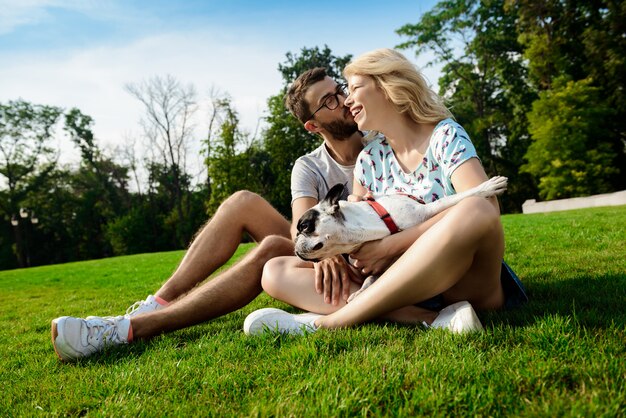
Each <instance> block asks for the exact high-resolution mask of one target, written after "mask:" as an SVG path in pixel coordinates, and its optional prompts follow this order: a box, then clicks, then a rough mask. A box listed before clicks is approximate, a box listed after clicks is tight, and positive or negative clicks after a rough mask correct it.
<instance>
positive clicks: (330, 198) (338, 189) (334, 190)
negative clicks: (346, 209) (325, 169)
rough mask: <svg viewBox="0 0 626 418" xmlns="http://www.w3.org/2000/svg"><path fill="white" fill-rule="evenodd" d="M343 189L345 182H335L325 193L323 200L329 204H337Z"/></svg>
mask: <svg viewBox="0 0 626 418" xmlns="http://www.w3.org/2000/svg"><path fill="white" fill-rule="evenodd" d="M345 189H346V186H345V184H341V183H339V184H335V185H334V186H333V187H331V189H330V190H329V191H328V193H327V194H326V197H325V198H324V201H325V202H326V203H327V204H328V205H330V206H339V200H340V199H341V197H342V196H343V192H344V190H345Z"/></svg>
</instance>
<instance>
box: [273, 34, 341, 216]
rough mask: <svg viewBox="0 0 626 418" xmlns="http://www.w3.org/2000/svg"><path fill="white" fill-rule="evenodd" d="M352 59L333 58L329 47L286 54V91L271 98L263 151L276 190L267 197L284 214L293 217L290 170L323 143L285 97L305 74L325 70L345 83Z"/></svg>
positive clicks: (279, 68)
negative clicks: (292, 111) (345, 70)
mask: <svg viewBox="0 0 626 418" xmlns="http://www.w3.org/2000/svg"><path fill="white" fill-rule="evenodd" d="M351 58H352V56H351V55H346V56H343V57H339V56H335V55H333V53H332V51H331V50H330V48H328V46H324V48H323V49H321V50H320V48H319V47H314V48H302V49H301V50H300V54H292V53H291V52H288V53H287V54H286V60H285V62H284V63H282V64H279V65H278V70H279V71H280V72H281V74H282V76H283V88H282V89H281V91H280V92H279V93H278V94H276V95H275V96H272V97H270V98H269V99H268V102H267V106H268V116H267V117H266V121H267V123H268V128H266V129H265V131H264V132H263V134H262V136H263V148H264V149H265V151H266V152H267V153H268V155H269V159H270V161H271V162H272V163H271V166H270V168H269V171H270V173H269V174H270V176H271V179H272V184H273V187H271V188H270V189H268V190H267V194H266V195H265V196H266V197H267V199H268V200H269V202H270V203H271V204H272V205H273V206H274V207H275V208H277V209H278V210H279V211H280V212H281V213H282V214H283V215H285V216H290V215H291V192H290V191H291V169H292V168H293V164H294V162H295V161H296V159H297V158H298V157H300V156H301V155H303V154H306V153H308V152H310V151H312V150H314V149H315V148H316V147H318V146H319V145H320V143H321V141H320V138H319V137H318V136H317V135H313V134H311V133H309V132H307V131H306V130H305V129H304V127H303V126H302V123H301V122H300V121H298V120H297V119H296V118H295V117H293V116H292V115H291V114H290V113H289V111H288V110H287V109H286V108H285V104H284V96H285V94H286V92H287V88H288V86H289V85H290V84H291V83H293V81H294V80H295V79H296V78H297V77H298V76H299V75H300V74H302V73H303V72H304V71H306V70H309V69H311V68H315V67H325V68H326V70H327V73H328V75H329V76H330V77H333V78H335V79H337V80H342V76H341V71H342V70H343V68H344V67H345V66H346V64H347V63H348V62H349V61H350V59H351Z"/></svg>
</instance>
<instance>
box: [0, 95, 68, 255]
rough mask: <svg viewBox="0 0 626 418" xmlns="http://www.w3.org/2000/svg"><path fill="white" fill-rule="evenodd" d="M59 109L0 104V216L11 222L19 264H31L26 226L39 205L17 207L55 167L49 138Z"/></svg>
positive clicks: (28, 104)
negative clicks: (23, 209) (24, 209)
mask: <svg viewBox="0 0 626 418" xmlns="http://www.w3.org/2000/svg"><path fill="white" fill-rule="evenodd" d="M61 113H62V110H61V109H60V108H58V107H54V106H44V105H36V104H32V103H28V102H26V101H22V100H18V101H9V102H8V103H6V104H0V216H1V217H2V218H4V219H6V220H7V221H9V220H10V221H11V223H12V224H14V228H13V229H14V238H15V241H14V242H15V247H14V248H15V254H16V256H17V259H18V262H19V265H20V266H22V267H24V266H27V265H29V264H30V261H29V259H30V256H29V253H28V245H27V242H26V240H27V236H26V234H27V230H26V229H25V228H31V225H30V224H28V222H29V221H28V220H31V221H32V219H37V218H33V217H32V210H33V209H34V210H37V209H38V208H29V209H30V210H31V211H30V212H24V211H20V209H22V208H23V207H24V206H25V200H26V198H27V197H28V195H29V194H30V193H32V192H34V191H36V190H38V189H39V188H41V187H42V185H43V184H44V183H45V181H46V179H47V177H48V176H49V175H50V173H51V172H52V171H53V170H54V169H55V167H56V159H57V153H56V151H55V149H53V148H52V147H51V142H52V139H53V136H54V132H55V126H56V124H57V122H58V120H59V117H60V116H61ZM20 212H21V214H20ZM27 213H28V215H27V216H26V217H22V216H20V215H26V214H27ZM25 220H26V221H25Z"/></svg>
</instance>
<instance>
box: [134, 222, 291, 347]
mask: <svg viewBox="0 0 626 418" xmlns="http://www.w3.org/2000/svg"><path fill="white" fill-rule="evenodd" d="M256 214H257V216H258V210H257V211H256ZM261 219H262V218H261ZM293 251H294V247H293V242H292V241H291V239H289V238H286V237H283V236H277V235H272V236H268V237H266V238H264V239H263V240H262V241H261V243H260V244H259V245H258V246H257V247H255V248H254V249H253V250H252V251H250V252H249V253H248V254H246V256H245V257H244V258H243V260H241V261H240V262H239V263H237V264H236V265H235V266H233V267H232V268H230V269H228V270H227V271H225V272H223V273H221V274H220V275H218V276H217V277H216V278H214V279H212V280H210V281H208V282H206V283H204V284H202V285H201V286H199V287H197V288H196V289H194V290H193V291H191V292H190V293H188V294H187V295H185V296H183V297H182V298H180V299H179V300H178V301H177V302H176V303H174V304H172V305H170V306H168V307H166V308H164V309H161V310H159V311H155V312H151V313H147V314H144V315H138V316H136V317H134V318H132V319H131V326H132V333H133V339H137V338H149V337H153V336H155V335H158V334H162V333H164V332H171V331H175V330H178V329H182V328H185V327H189V326H191V325H195V324H198V323H201V322H205V321H208V320H210V319H213V318H216V317H219V316H222V315H225V314H227V313H230V312H233V311H235V310H237V309H240V308H242V307H243V306H245V305H247V304H248V303H250V302H251V301H252V300H253V299H254V298H256V297H257V296H258V295H259V293H261V291H262V288H261V274H262V272H263V266H264V264H265V263H266V262H267V261H268V260H270V259H271V258H274V257H278V256H283V255H290V254H293Z"/></svg>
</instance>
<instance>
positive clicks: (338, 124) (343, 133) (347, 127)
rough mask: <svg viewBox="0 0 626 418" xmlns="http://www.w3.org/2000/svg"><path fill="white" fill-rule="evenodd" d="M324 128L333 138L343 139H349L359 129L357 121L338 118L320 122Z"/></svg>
mask: <svg viewBox="0 0 626 418" xmlns="http://www.w3.org/2000/svg"><path fill="white" fill-rule="evenodd" d="M320 125H321V126H322V128H324V129H325V130H326V131H327V132H328V133H329V134H331V135H332V136H333V138H335V139H337V140H339V141H343V140H345V139H348V138H350V137H351V136H352V134H354V133H355V132H357V131H358V130H359V127H358V126H357V124H356V122H354V121H347V120H336V121H333V122H328V123H323V122H320Z"/></svg>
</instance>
